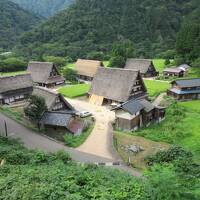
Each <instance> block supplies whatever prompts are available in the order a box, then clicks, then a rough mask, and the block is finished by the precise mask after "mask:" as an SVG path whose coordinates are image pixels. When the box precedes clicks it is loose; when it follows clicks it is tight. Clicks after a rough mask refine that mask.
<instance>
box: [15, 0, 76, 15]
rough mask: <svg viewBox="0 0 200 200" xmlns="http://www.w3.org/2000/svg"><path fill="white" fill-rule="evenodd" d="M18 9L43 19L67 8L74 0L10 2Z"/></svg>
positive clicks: (22, 0)
mask: <svg viewBox="0 0 200 200" xmlns="http://www.w3.org/2000/svg"><path fill="white" fill-rule="evenodd" d="M11 1H13V2H15V3H17V4H19V5H20V7H22V8H24V9H25V10H28V11H30V12H33V13H35V14H37V15H40V16H43V17H49V16H52V15H54V14H55V13H56V12H58V11H60V10H62V9H64V8H66V7H68V6H69V5H70V4H71V3H73V2H74V0H11Z"/></svg>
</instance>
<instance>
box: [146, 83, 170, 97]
mask: <svg viewBox="0 0 200 200" xmlns="http://www.w3.org/2000/svg"><path fill="white" fill-rule="evenodd" d="M144 82H145V85H146V87H147V90H148V93H149V96H150V97H156V96H158V95H159V94H160V93H162V92H166V91H167V89H169V88H170V83H168V82H161V81H154V80H144Z"/></svg>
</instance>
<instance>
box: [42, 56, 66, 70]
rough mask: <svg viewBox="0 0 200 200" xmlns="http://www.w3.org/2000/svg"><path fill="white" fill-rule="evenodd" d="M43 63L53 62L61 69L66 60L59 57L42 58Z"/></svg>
mask: <svg viewBox="0 0 200 200" xmlns="http://www.w3.org/2000/svg"><path fill="white" fill-rule="evenodd" d="M43 59H44V61H46V62H53V63H54V64H56V66H58V67H63V66H65V65H66V64H67V59H66V58H63V57H59V56H44V57H43Z"/></svg>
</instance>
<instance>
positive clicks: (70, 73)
mask: <svg viewBox="0 0 200 200" xmlns="http://www.w3.org/2000/svg"><path fill="white" fill-rule="evenodd" d="M63 76H64V78H65V79H66V80H67V81H70V82H71V83H77V72H76V71H75V70H73V69H70V68H67V67H66V68H65V69H64V70H63Z"/></svg>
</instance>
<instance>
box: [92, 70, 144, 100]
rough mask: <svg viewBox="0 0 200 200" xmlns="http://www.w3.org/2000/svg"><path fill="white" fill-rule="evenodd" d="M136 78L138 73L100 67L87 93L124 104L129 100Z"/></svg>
mask: <svg viewBox="0 0 200 200" xmlns="http://www.w3.org/2000/svg"><path fill="white" fill-rule="evenodd" d="M138 76H140V74H139V72H138V71H133V70H127V69H118V68H103V67H100V68H98V70H97V73H96V75H95V76H94V79H93V82H92V87H91V89H90V91H89V93H90V94H95V95H98V96H103V97H104V98H107V99H111V100H113V101H118V102H125V101H127V100H128V99H129V97H130V93H131V91H132V88H133V85H134V83H135V81H136V79H137V77H138Z"/></svg>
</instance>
